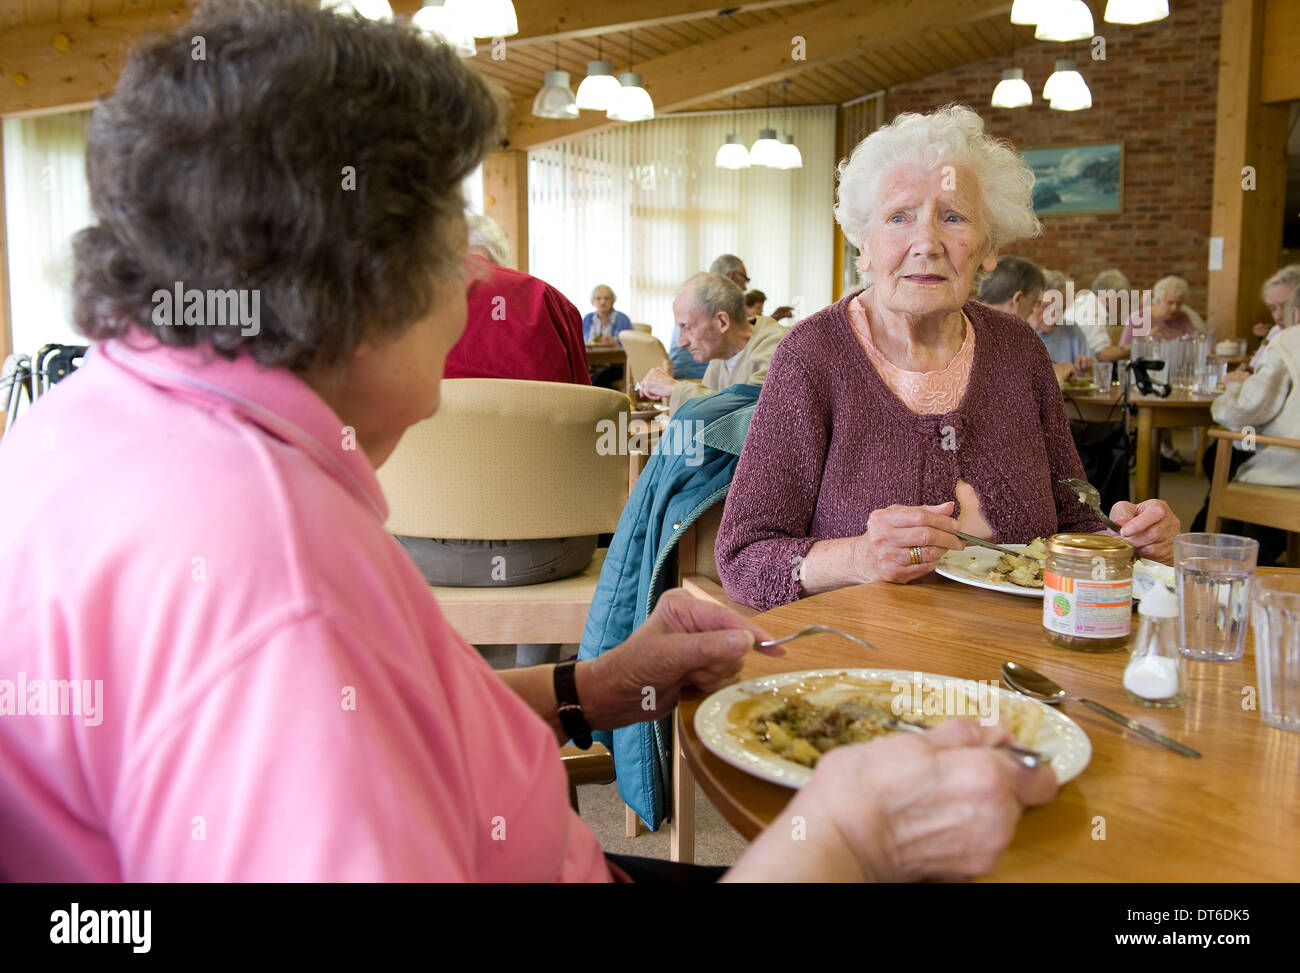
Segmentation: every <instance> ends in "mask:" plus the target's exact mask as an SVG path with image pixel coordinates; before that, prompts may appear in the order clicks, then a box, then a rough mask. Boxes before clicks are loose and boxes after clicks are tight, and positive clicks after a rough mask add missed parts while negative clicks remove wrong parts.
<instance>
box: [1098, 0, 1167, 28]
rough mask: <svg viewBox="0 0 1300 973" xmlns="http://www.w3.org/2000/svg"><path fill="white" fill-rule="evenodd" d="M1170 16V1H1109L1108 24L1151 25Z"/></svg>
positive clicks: (1107, 8) (1106, 19) (1104, 18)
mask: <svg viewBox="0 0 1300 973" xmlns="http://www.w3.org/2000/svg"><path fill="white" fill-rule="evenodd" d="M1168 16H1169V0H1107V3H1106V14H1105V16H1104V17H1102V20H1104V21H1106V23H1108V24H1150V23H1152V22H1154V21H1157V20H1164V19H1165V18H1166V17H1168Z"/></svg>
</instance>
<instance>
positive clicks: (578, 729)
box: [555, 659, 591, 750]
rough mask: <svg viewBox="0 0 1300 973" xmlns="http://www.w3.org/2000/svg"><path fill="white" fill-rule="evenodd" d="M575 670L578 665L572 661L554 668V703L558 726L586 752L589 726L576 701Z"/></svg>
mask: <svg viewBox="0 0 1300 973" xmlns="http://www.w3.org/2000/svg"><path fill="white" fill-rule="evenodd" d="M577 668H578V663H577V662H576V661H574V660H573V659H570V660H569V661H568V662H561V663H560V664H559V665H557V666H556V667H555V701H556V702H557V703H559V706H560V726H562V727H564V732H565V733H567V734H569V738H570V739H571V740H572V741H573V745H574V746H575V747H577V748H578V749H580V750H587V749H590V747H591V724H589V723H588V722H587V718H586V717H585V716H584V715H583V714H582V703H581V702H579V701H578V679H577V676H576V675H575V672H576V670H577Z"/></svg>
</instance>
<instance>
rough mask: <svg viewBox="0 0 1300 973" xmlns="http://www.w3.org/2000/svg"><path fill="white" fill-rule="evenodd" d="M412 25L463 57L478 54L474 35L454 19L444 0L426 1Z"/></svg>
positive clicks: (414, 17) (413, 17)
mask: <svg viewBox="0 0 1300 973" xmlns="http://www.w3.org/2000/svg"><path fill="white" fill-rule="evenodd" d="M411 23H412V24H414V25H415V26H416V28H417V29H419V31H420V32H421V33H422V34H427V35H429V36H431V37H435V38H437V39H439V40H441V41H442V42H443V43H444V44H446V45H447V46H448V47H450V48H451V49H452V50H453V51H455V52H456V53H457V54H459V55H460V56H461V57H473V56H474V55H475V54H477V53H478V45H477V44H475V43H474V35H473V34H471V33H470V32H469V31H467V30H465V28H464V27H462V26H461V25H460V23H459V22H458V21H456V20H454V19H453V18H452V16H451V15H450V14H449V13H448V12H447V8H446V7H445V6H443V3H442V0H425V4H424V6H423V7H421V8H420V9H419V10H417V11H416V12H415V14H414V16H412V17H411Z"/></svg>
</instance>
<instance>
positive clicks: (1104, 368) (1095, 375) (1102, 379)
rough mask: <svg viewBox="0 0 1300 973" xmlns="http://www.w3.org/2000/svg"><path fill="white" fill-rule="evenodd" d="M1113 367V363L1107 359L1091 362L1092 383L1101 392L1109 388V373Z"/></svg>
mask: <svg viewBox="0 0 1300 973" xmlns="http://www.w3.org/2000/svg"><path fill="white" fill-rule="evenodd" d="M1113 369H1114V363H1113V362H1108V361H1095V362H1093V363H1092V384H1093V385H1096V386H1097V387H1098V388H1099V389H1101V390H1102V391H1103V392H1106V391H1109V389H1110V373H1111V371H1112V370H1113Z"/></svg>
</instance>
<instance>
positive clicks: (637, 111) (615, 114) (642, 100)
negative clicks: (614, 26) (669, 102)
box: [605, 31, 655, 122]
mask: <svg viewBox="0 0 1300 973" xmlns="http://www.w3.org/2000/svg"><path fill="white" fill-rule="evenodd" d="M627 67H628V70H626V71H624V72H623V73H622V74H620V75H619V76H618V83H619V89H618V96H617V97H616V98H615V99H614V103H613V105H611V106H610V108H609V111H607V112H606V113H605V117H606V118H610V119H613V120H614V121H616V122H645V121H649V120H650V119H652V118H654V117H655V106H654V102H653V101H652V100H651V98H650V92H648V91H646V90H645V88H644V87H643V86H642V84H641V75H639V74H637V73H636V72H635V71H633V70H632V32H631V31H628V32H627Z"/></svg>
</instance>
